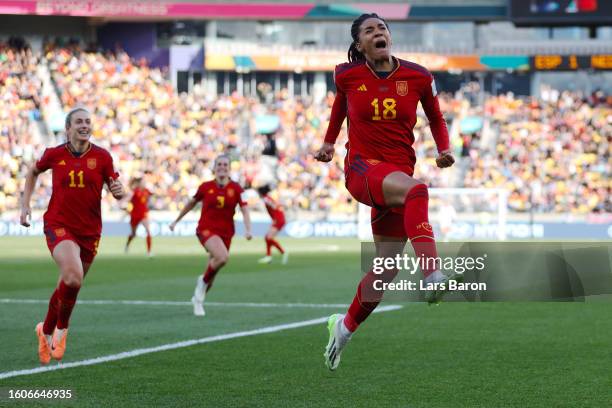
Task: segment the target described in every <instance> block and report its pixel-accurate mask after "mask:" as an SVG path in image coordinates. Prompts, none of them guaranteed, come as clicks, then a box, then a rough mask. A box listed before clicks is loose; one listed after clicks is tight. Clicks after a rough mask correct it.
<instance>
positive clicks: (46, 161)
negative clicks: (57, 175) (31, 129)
mask: <svg viewBox="0 0 612 408" xmlns="http://www.w3.org/2000/svg"><path fill="white" fill-rule="evenodd" d="M52 156H53V150H52V149H48V148H47V149H45V151H44V152H43V155H42V156H41V158H40V159H38V160H37V161H36V168H37V169H38V170H39V171H46V170H49V169H50V168H51V165H52V164H53V157H52Z"/></svg>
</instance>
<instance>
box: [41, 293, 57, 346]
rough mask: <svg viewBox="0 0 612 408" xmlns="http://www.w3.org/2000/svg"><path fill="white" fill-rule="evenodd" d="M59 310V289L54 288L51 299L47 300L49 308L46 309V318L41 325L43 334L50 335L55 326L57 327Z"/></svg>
mask: <svg viewBox="0 0 612 408" xmlns="http://www.w3.org/2000/svg"><path fill="white" fill-rule="evenodd" d="M58 309H59V289H58V288H55V290H54V291H53V295H51V299H49V307H48V309H47V317H45V322H44V323H43V333H45V334H47V335H52V334H53V330H55V326H56V325H57V314H58Z"/></svg>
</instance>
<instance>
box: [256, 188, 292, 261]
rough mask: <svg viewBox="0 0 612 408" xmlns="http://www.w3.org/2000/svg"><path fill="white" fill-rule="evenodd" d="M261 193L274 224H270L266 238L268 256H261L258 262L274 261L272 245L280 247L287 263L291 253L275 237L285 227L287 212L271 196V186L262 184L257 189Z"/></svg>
mask: <svg viewBox="0 0 612 408" xmlns="http://www.w3.org/2000/svg"><path fill="white" fill-rule="evenodd" d="M257 192H258V193H259V197H261V199H262V200H263V202H264V204H265V206H266V210H267V211H268V214H269V215H270V218H271V219H272V225H270V229H268V232H266V236H265V240H266V256H264V257H263V258H261V259H260V260H259V261H258V262H259V263H261V264H268V263H270V262H272V247H274V248H276V249H278V251H279V252H280V253H281V254H282V255H283V259H282V263H283V265H286V264H287V262H288V261H289V253H288V252H287V251H286V250H285V249H283V247H282V246H281V245H280V243H279V242H278V241H277V240H275V239H274V237H276V235H278V233H279V232H280V231H281V230H282V229H283V227H284V226H285V212H284V211H283V208H282V207H281V205H280V204H279V203H277V202H276V201H274V199H273V198H272V197H270V195H269V194H270V186H267V185H266V186H262V187H259V188H258V189H257Z"/></svg>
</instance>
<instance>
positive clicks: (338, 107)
mask: <svg viewBox="0 0 612 408" xmlns="http://www.w3.org/2000/svg"><path fill="white" fill-rule="evenodd" d="M346 109H347V102H346V94H345V93H344V92H342V91H341V90H340V89H339V88H338V90H337V91H336V97H335V98H334V104H333V105H332V110H331V114H330V117H329V126H328V127H327V132H326V133H325V139H324V141H323V146H321V148H320V149H319V151H318V152H317V153H316V154H315V159H317V160H318V161H322V162H329V161H331V159H332V158H333V157H334V143H336V139H337V138H338V135H339V134H340V129H341V128H342V123H343V122H344V119H345V118H346Z"/></svg>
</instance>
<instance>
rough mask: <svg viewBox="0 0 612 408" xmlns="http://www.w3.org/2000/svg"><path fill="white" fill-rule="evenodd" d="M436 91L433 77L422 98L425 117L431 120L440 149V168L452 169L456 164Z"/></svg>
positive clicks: (437, 161)
mask: <svg viewBox="0 0 612 408" xmlns="http://www.w3.org/2000/svg"><path fill="white" fill-rule="evenodd" d="M437 93H438V92H437V91H436V83H435V81H434V78H433V77H431V83H430V85H429V86H425V91H424V92H423V96H422V97H421V104H422V105H423V110H424V111H425V115H426V116H427V119H428V120H429V127H430V128H431V134H432V135H433V138H434V140H435V142H436V146H437V148H438V153H439V155H438V157H437V158H436V164H437V165H438V167H440V168H444V167H450V166H452V165H453V163H455V159H454V158H453V155H452V151H451V150H450V141H449V137H448V128H447V127H446V121H445V120H444V116H443V115H442V111H441V110H440V102H439V101H438V96H437Z"/></svg>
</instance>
